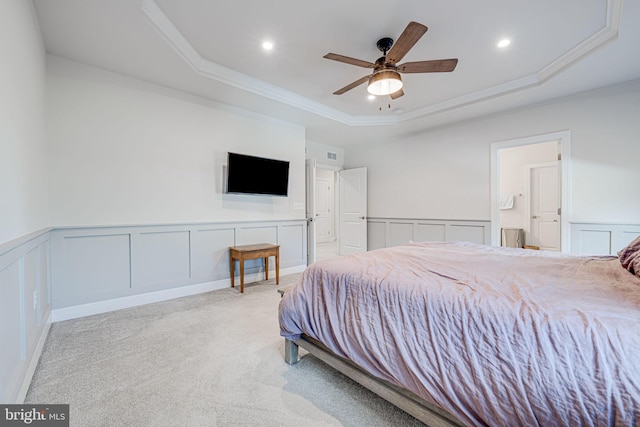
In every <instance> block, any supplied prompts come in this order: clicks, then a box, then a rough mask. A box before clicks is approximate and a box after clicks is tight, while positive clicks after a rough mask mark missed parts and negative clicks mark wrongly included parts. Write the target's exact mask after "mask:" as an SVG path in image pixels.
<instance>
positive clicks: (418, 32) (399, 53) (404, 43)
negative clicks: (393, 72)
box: [386, 21, 427, 64]
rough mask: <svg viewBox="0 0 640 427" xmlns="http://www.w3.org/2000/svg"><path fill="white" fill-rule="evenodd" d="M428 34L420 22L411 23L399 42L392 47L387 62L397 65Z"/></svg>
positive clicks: (399, 38)
mask: <svg viewBox="0 0 640 427" xmlns="http://www.w3.org/2000/svg"><path fill="white" fill-rule="evenodd" d="M426 32H427V27H425V26H424V25H422V24H420V23H418V22H413V21H411V22H409V25H407V28H405V29H404V31H403V32H402V34H400V37H398V40H396V42H395V43H394V44H393V46H391V49H389V52H387V58H386V61H387V62H390V63H392V64H397V63H398V61H400V60H401V59H402V58H404V56H405V55H406V54H407V52H409V50H410V49H411V48H412V47H413V46H414V45H415V44H416V43H417V42H418V40H420V37H422V36H423V35H424V33H426Z"/></svg>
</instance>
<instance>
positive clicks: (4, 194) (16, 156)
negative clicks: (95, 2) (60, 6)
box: [0, 0, 48, 245]
mask: <svg viewBox="0 0 640 427" xmlns="http://www.w3.org/2000/svg"><path fill="white" fill-rule="evenodd" d="M0 58H2V60H1V65H0V245H1V244H2V243H3V242H7V241H9V240H12V239H15V238H17V237H20V236H22V235H25V234H27V233H29V232H32V231H34V230H38V229H41V228H43V227H46V226H47V225H48V208H47V196H46V191H47V183H46V161H45V155H46V149H45V141H44V101H43V99H44V79H45V53H44V46H43V43H42V38H41V35H40V29H39V27H38V23H37V20H36V16H35V11H34V10H33V4H32V3H31V2H30V1H24V0H4V1H2V2H0Z"/></svg>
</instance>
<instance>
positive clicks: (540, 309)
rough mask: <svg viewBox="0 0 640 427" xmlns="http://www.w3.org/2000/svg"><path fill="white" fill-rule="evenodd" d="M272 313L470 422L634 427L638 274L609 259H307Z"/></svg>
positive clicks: (467, 252) (445, 245)
mask: <svg viewBox="0 0 640 427" xmlns="http://www.w3.org/2000/svg"><path fill="white" fill-rule="evenodd" d="M279 321H280V330H281V335H282V336H284V337H285V338H288V339H297V338H299V337H300V335H301V334H306V335H308V336H310V337H312V338H315V339H317V340H319V341H321V342H322V343H324V344H325V345H326V346H327V347H328V348H329V349H330V350H331V351H333V352H334V353H335V354H337V355H339V356H341V357H344V358H347V359H350V360H352V361H353V362H355V363H356V364H357V365H359V366H360V367H362V368H363V369H365V370H366V371H368V372H370V373H371V374H372V375H374V376H376V377H379V378H382V379H385V380H387V381H390V382H391V383H394V384H396V385H399V386H401V387H404V388H406V389H408V390H411V391H412V392H413V393H416V394H417V395H419V396H421V397H422V398H424V399H425V400H427V401H429V402H432V403H434V404H436V405H438V406H440V407H442V408H444V409H445V410H447V411H449V412H450V413H451V414H453V415H455V416H456V417H457V418H459V419H460V420H461V421H463V422H464V423H466V424H468V425H478V426H480V425H490V426H516V425H522V426H535V425H540V426H581V425H585V426H590V425H596V426H606V425H628V426H640V278H638V277H636V276H634V275H633V274H631V273H629V272H628V271H627V270H625V269H624V268H622V266H621V265H620V262H619V260H618V259H617V258H616V257H591V256H589V257H588V256H573V255H566V254H558V253H551V252H544V251H531V250H523V249H513V248H498V247H489V246H483V245H476V244H471V243H462V242H442V243H433V242H432V243H412V244H408V245H402V246H396V247H391V248H386V249H379V250H375V251H370V252H366V253H363V254H357V255H350V256H344V257H337V258H332V259H328V260H324V261H319V262H316V263H315V264H312V265H311V266H309V267H308V268H307V269H306V270H305V272H304V273H303V274H302V276H301V278H300V280H299V281H298V283H297V284H296V285H295V286H293V287H292V288H291V289H289V290H288V291H287V292H286V293H285V295H284V297H283V299H282V300H281V302H280V306H279Z"/></svg>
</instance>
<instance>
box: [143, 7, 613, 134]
mask: <svg viewBox="0 0 640 427" xmlns="http://www.w3.org/2000/svg"><path fill="white" fill-rule="evenodd" d="M622 3H623V0H607V12H606V13H607V15H606V20H605V25H604V27H602V28H601V29H600V30H598V31H597V32H595V33H594V34H592V35H591V36H589V37H588V38H587V39H585V40H584V41H582V42H581V43H579V44H578V45H576V46H575V47H573V48H572V49H570V50H569V51H567V52H565V53H564V54H563V55H561V56H560V57H558V58H556V59H555V60H553V61H552V62H551V63H549V64H547V65H546V66H544V67H543V68H542V69H540V70H539V71H537V72H535V73H533V74H530V75H528V76H525V77H521V78H518V79H515V80H511V81H508V82H505V83H502V84H498V85H495V86H492V87H489V88H486V89H481V90H478V91H475V92H471V93H468V94H465V95H462V96H459V97H456V98H452V99H448V100H445V101H441V102H438V103H435V104H431V105H428V106H426V107H423V108H419V109H417V110H413V111H408V112H406V113H402V114H397V115H393V116H391V115H384V116H373V115H366V116H365V115H360V116H354V115H351V114H348V113H345V112H343V111H340V110H337V109H335V108H331V107H328V106H327V105H324V104H322V103H320V102H316V101H313V100H311V99H309V98H306V97H303V96H300V95H298V94H296V93H293V92H290V91H288V90H285V89H282V88H280V87H278V86H274V85H271V84H268V83H265V82H263V81H261V80H259V79H256V78H254V77H251V76H248V75H246V74H243V73H239V72H237V71H234V70H232V69H230V68H227V67H223V66H221V65H219V64H216V63H214V62H212V61H210V60H207V59H205V58H203V57H202V56H201V55H200V54H199V53H198V52H197V51H196V50H195V49H194V47H193V46H192V45H191V43H190V42H189V41H188V40H187V39H186V38H185V37H184V36H183V35H182V33H181V32H180V30H178V28H176V26H175V25H174V24H173V22H171V20H170V19H169V18H168V17H167V15H166V14H165V13H164V12H163V11H162V10H161V9H160V7H159V6H158V5H157V4H156V2H155V1H154V0H143V1H142V11H143V12H144V14H145V15H146V16H147V18H148V19H149V21H150V22H151V23H152V24H153V25H154V27H155V28H156V29H157V30H158V31H159V33H160V35H161V36H162V38H163V39H164V40H165V41H166V42H167V44H169V46H171V47H172V48H173V50H174V51H176V53H177V54H178V55H179V56H180V57H181V58H182V59H183V60H184V61H185V62H186V63H187V64H188V65H189V66H190V67H191V68H192V69H193V70H194V71H195V72H196V73H198V74H200V75H202V76H204V77H207V78H210V79H213V80H217V81H219V82H221V83H224V84H228V85H230V86H234V87H237V88H239V89H243V90H246V91H249V92H252V93H255V94H258V95H261V96H264V97H267V98H269V99H273V100H275V101H278V102H282V103H284V104H286V105H290V106H292V107H295V108H299V109H301V110H305V111H308V112H310V113H313V114H317V115H319V116H322V117H325V118H328V119H331V120H335V121H337V122H340V123H343V124H346V125H349V126H386V125H394V124H398V123H400V122H404V121H407V120H413V119H416V118H419V117H423V116H428V115H432V114H436V113H440V112H444V111H449V110H453V109H455V108H460V107H464V106H467V105H470V104H474V103H477V102H482V101H486V100H489V99H492V98H497V97H499V96H503V95H506V94H509V93H512V92H516V91H519V90H523V89H526V88H530V87H533V86H538V85H540V84H542V83H544V82H545V81H547V80H549V79H550V78H552V77H553V76H555V75H556V74H558V73H559V72H560V71H562V70H563V69H566V68H567V67H569V66H571V65H572V64H573V63H575V62H576V61H578V60H580V59H582V58H583V57H585V56H587V55H588V54H589V53H591V52H593V51H594V50H596V49H597V48H599V47H600V46H602V45H604V44H605V43H607V42H609V41H611V40H613V39H615V38H617V36H618V31H619V26H620V17H621V15H622Z"/></svg>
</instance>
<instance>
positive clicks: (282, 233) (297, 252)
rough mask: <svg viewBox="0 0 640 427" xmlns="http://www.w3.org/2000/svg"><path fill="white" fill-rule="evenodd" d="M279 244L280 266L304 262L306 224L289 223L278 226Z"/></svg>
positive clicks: (305, 255) (305, 256)
mask: <svg viewBox="0 0 640 427" xmlns="http://www.w3.org/2000/svg"><path fill="white" fill-rule="evenodd" d="M278 241H279V242H282V243H281V244H280V268H286V267H292V266H295V265H300V264H306V259H307V244H306V241H307V224H306V222H305V223H302V224H290V225H281V226H279V227H278Z"/></svg>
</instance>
